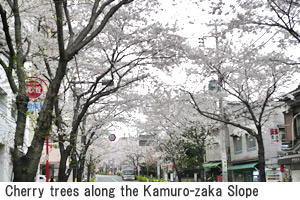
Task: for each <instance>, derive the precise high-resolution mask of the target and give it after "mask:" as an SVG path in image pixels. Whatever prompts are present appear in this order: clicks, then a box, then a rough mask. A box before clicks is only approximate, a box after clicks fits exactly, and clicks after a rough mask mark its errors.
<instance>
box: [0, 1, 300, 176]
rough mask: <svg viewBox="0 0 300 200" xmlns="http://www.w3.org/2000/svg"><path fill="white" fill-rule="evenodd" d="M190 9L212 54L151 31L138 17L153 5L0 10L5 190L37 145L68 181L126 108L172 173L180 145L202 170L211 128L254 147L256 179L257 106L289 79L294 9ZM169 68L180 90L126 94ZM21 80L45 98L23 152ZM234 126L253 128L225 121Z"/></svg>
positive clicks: (35, 158) (36, 156) (293, 5)
mask: <svg viewBox="0 0 300 200" xmlns="http://www.w3.org/2000/svg"><path fill="white" fill-rule="evenodd" d="M191 1H192V2H194V3H195V4H196V5H197V6H199V10H206V11H208V13H209V14H211V15H212V17H213V19H214V20H213V21H208V22H207V23H208V24H207V26H206V28H207V29H208V30H210V32H208V34H209V36H210V37H213V38H215V41H216V45H215V46H214V47H213V48H207V46H204V45H203V46H199V47H197V48H195V49H192V48H190V47H188V46H187V45H186V43H185V40H184V39H183V38H182V37H180V36H178V35H177V33H176V31H177V30H176V28H174V27H169V26H163V25H162V24H160V23H158V22H155V21H153V20H152V21H151V20H150V19H152V18H151V16H150V14H154V13H155V12H156V10H157V9H158V8H159V7H157V6H158V2H157V1H140V0H118V1H117V0H106V1H103V2H101V1H99V0H95V1H93V2H90V1H68V0H53V1H46V2H44V1H39V0H32V1H22V0H5V1H4V2H1V3H0V14H1V25H0V27H1V32H0V39H1V43H0V47H1V49H0V65H1V66H2V67H3V69H4V70H5V72H6V75H7V78H8V81H9V84H10V87H11V89H12V91H13V93H14V95H15V103H16V107H17V112H18V115H17V121H16V132H15V140H14V149H13V151H12V158H13V166H14V167H13V172H14V181H33V180H34V177H35V175H36V172H37V169H38V165H39V162H40V156H41V153H42V150H43V146H44V141H45V138H46V137H47V136H50V138H52V139H53V140H54V141H58V142H59V149H60V153H61V160H60V169H59V181H66V180H67V179H68V177H69V175H70V173H71V171H72V170H74V174H75V176H77V178H78V180H80V179H81V177H82V173H83V168H84V165H85V163H86V155H87V152H88V149H89V147H90V146H91V145H92V143H93V142H94V141H95V140H96V139H97V138H99V137H102V136H103V134H107V133H108V130H109V128H108V127H109V125H110V124H111V122H113V121H124V122H125V121H126V119H125V117H124V116H126V115H123V114H124V113H129V112H131V111H133V110H134V111H136V109H135V107H136V106H140V110H139V111H141V112H143V113H144V115H145V116H146V121H143V123H140V124H139V128H140V129H141V130H143V131H145V132H147V133H149V134H152V135H153V136H155V137H156V138H157V141H158V142H157V145H158V147H159V148H160V149H161V151H162V152H163V153H165V154H166V155H174V157H170V158H169V159H170V160H171V161H172V162H173V163H174V168H175V169H176V171H177V173H178V174H179V175H180V173H182V170H183V169H184V168H185V167H186V166H184V162H183V160H184V158H185V155H187V152H188V149H191V147H192V146H193V148H194V147H196V148H194V149H193V150H194V151H196V152H197V155H198V157H197V163H198V165H199V166H200V170H202V169H201V166H202V163H203V154H204V147H205V145H206V144H207V143H209V142H211V140H214V138H213V137H210V130H211V129H212V128H213V127H215V126H217V125H216V123H217V122H223V123H226V124H229V125H232V126H235V127H238V128H240V129H243V130H244V131H246V132H247V133H249V134H250V135H253V136H254V137H255V138H256V139H257V142H258V146H259V170H260V172H261V175H262V176H261V177H265V176H264V174H263V173H264V168H265V164H264V163H265V159H264V145H263V139H262V126H263V125H264V122H265V121H266V119H267V116H268V113H266V108H267V106H268V105H269V102H271V101H274V100H275V99H276V98H277V97H278V96H279V95H280V93H279V91H282V90H281V89H284V86H286V85H287V83H289V82H291V81H292V80H293V79H292V78H293V75H294V74H295V73H297V72H298V65H297V64H298V60H297V55H294V54H290V53H289V52H288V51H289V50H290V49H291V48H293V47H297V45H298V44H299V41H300V40H299V30H298V29H297V28H298V27H297V24H298V23H299V17H298V11H299V4H298V3H297V1H293V0H289V1H280V0H268V1H266V2H263V1H252V2H251V4H249V2H247V1H237V2H234V1H233V2H225V1H212V3H213V4H212V5H211V6H210V7H209V8H203V6H204V5H205V4H202V3H201V2H202V1H201V2H198V1H193V0H191ZM216 2H217V3H216ZM206 11H202V12H206ZM264 37H266V38H264ZM271 43H272V45H271ZM204 47H205V48H204ZM187 63H188V64H187ZM178 66H183V68H184V69H185V73H184V75H186V76H187V78H186V79H187V83H189V84H188V85H187V84H184V85H178V86H177V87H176V88H173V89H166V90H165V91H164V90H162V83H161V80H157V79H156V81H154V82H151V86H150V87H151V89H149V90H148V92H149V93H151V94H148V95H145V96H139V95H136V93H131V92H134V90H132V89H133V86H136V85H137V84H139V86H141V85H142V84H145V85H144V87H149V85H147V84H146V83H145V82H146V81H145V80H149V77H153V71H154V69H155V70H156V69H157V70H164V69H168V72H170V71H172V70H171V69H174V68H175V67H178ZM29 76H39V77H43V78H44V79H46V80H47V82H48V84H49V89H48V91H47V94H46V95H45V97H44V98H43V99H42V101H43V107H42V109H41V111H40V112H39V115H38V118H37V119H36V121H35V123H34V135H33V140H32V142H31V145H30V146H29V147H28V150H27V151H25V152H24V151H23V149H24V138H25V129H26V119H27V114H28V112H27V111H28V109H27V105H28V102H29V99H28V97H27V96H26V78H27V77H29ZM210 77H214V78H215V79H218V82H219V84H218V90H217V91H218V92H216V91H215V92H208V91H206V90H203V89H202V88H206V87H205V84H206V83H207V82H208V80H209V79H210ZM157 83H158V84H157ZM153 84H155V85H153ZM156 84H157V85H156ZM156 87H158V88H159V89H157V90H155V88H156ZM169 87H170V86H169ZM136 91H137V90H135V92H136ZM137 99H141V100H142V101H141V102H140V103H137ZM220 99H222V100H223V101H224V106H225V107H226V103H227V102H230V101H237V102H239V103H240V104H241V105H243V110H242V113H238V114H237V113H226V112H227V111H226V109H225V110H224V112H223V111H222V112H220V110H219V109H218V106H216V105H218V104H219V102H220ZM224 114H225V115H226V116H227V117H226V118H224ZM241 116H242V117H246V118H247V119H249V120H250V121H252V122H253V124H254V126H255V129H253V128H251V127H247V126H243V125H241V124H239V123H237V122H236V118H239V117H241ZM68 158H71V160H72V162H71V165H70V166H71V167H69V168H67V160H68ZM78 163H79V164H78ZM73 166H74V167H73ZM76 173H77V175H76ZM200 174H201V173H200ZM200 178H201V179H203V177H200ZM262 181H265V180H264V179H262Z"/></svg>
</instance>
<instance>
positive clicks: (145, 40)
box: [56, 9, 184, 181]
mask: <svg viewBox="0 0 300 200" xmlns="http://www.w3.org/2000/svg"><path fill="white" fill-rule="evenodd" d="M132 13H134V15H132ZM141 16H142V11H139V12H137V10H135V9H132V10H130V9H129V10H122V11H120V12H119V13H118V14H115V15H114V16H113V17H112V20H111V22H110V23H109V24H107V26H106V27H105V28H104V30H103V31H102V34H101V35H99V36H98V37H97V38H95V40H94V41H93V42H91V43H90V44H89V46H87V47H86V48H84V52H83V53H79V55H80V57H78V58H77V56H76V60H75V62H74V63H71V64H73V65H75V67H74V70H69V73H68V74H67V79H68V83H69V86H66V87H65V88H70V89H71V90H72V96H74V97H75V100H74V105H73V107H72V108H71V111H73V114H72V115H73V117H72V118H73V121H72V125H71V126H72V130H71V131H70V134H69V138H68V139H67V140H68V141H69V145H68V146H67V147H66V148H65V147H64V145H63V144H64V142H65V141H64V140H65V138H66V137H64V135H65V134H66V131H64V130H63V129H62V127H59V126H61V125H62V124H61V123H59V122H58V120H57V123H56V124H57V125H58V129H59V130H61V133H62V134H61V135H60V136H59V144H60V146H61V148H60V149H61V155H62V159H61V162H60V166H61V167H60V171H59V174H60V175H59V177H61V178H59V180H62V181H65V180H66V179H67V176H68V174H70V173H69V172H68V171H67V170H66V162H67V159H68V157H69V156H70V155H71V152H72V151H76V150H75V149H76V148H75V147H76V138H77V136H78V128H79V125H80V123H81V122H82V120H83V119H84V117H85V115H86V113H87V112H88V110H89V108H90V107H91V106H92V105H94V104H98V103H99V102H101V101H103V99H104V98H105V97H107V96H112V94H114V93H116V92H117V91H120V90H124V89H125V88H126V87H128V86H130V85H132V84H133V83H134V82H137V81H139V80H141V79H144V78H146V77H147V72H148V71H149V69H151V68H159V69H165V68H167V67H168V66H170V65H172V64H173V63H175V62H178V61H177V60H179V58H180V57H181V56H183V54H184V53H183V50H182V46H183V42H184V39H183V38H182V37H180V36H178V35H176V34H175V31H176V28H168V27H166V28H164V27H162V26H161V24H159V23H152V24H147V19H145V18H144V17H141ZM120 27H122V28H121V29H120ZM119 29H120V30H119ZM95 46H96V47H97V50H98V51H97V52H95V49H94V47H95ZM95 56H96V57H95ZM99 63H100V64H101V68H99V69H97V67H96V66H97V65H99ZM63 92H66V91H63ZM118 94H119V93H118ZM67 95H68V94H67ZM68 96H70V95H68ZM111 98H112V99H114V97H111ZM116 98H119V99H120V98H122V97H116ZM115 101H118V100H117V99H116V100H115ZM60 107H61V106H60ZM56 108H57V109H56V114H57V118H61V117H60V113H62V108H64V107H61V108H59V106H56ZM74 148H75V149H74Z"/></svg>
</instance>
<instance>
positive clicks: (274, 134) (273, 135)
mask: <svg viewBox="0 0 300 200" xmlns="http://www.w3.org/2000/svg"><path fill="white" fill-rule="evenodd" d="M270 135H271V144H276V143H278V142H279V131H278V129H277V128H271V129H270Z"/></svg>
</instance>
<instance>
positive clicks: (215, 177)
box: [203, 162, 222, 182]
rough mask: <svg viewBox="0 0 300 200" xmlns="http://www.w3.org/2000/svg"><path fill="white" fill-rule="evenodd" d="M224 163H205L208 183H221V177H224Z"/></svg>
mask: <svg viewBox="0 0 300 200" xmlns="http://www.w3.org/2000/svg"><path fill="white" fill-rule="evenodd" d="M221 165H222V163H221V162H210V163H203V168H204V170H205V181H206V182H220V181H221V179H220V176H221V175H222V166H221Z"/></svg>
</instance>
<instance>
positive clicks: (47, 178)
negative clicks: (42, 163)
mask: <svg viewBox="0 0 300 200" xmlns="http://www.w3.org/2000/svg"><path fill="white" fill-rule="evenodd" d="M46 182H49V136H47V138H46Z"/></svg>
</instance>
